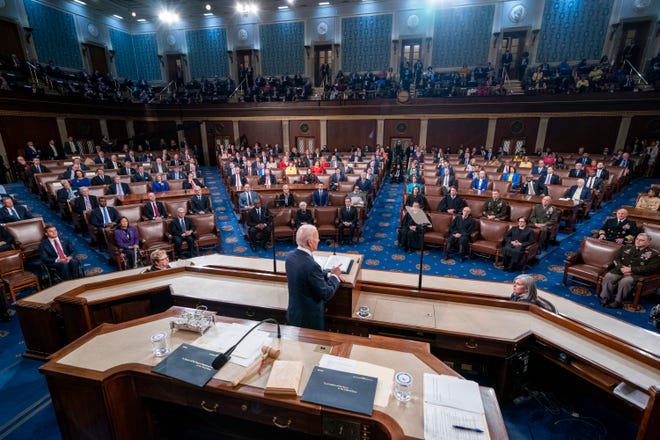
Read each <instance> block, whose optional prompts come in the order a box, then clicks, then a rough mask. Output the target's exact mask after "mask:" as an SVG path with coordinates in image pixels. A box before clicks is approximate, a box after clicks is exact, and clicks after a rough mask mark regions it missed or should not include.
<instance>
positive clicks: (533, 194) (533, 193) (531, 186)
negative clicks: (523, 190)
mask: <svg viewBox="0 0 660 440" xmlns="http://www.w3.org/2000/svg"><path fill="white" fill-rule="evenodd" d="M527 192H528V193H529V195H532V196H535V195H536V191H534V183H533V182H529V190H528V191H527Z"/></svg>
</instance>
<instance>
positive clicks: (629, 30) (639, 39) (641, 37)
mask: <svg viewBox="0 0 660 440" xmlns="http://www.w3.org/2000/svg"><path fill="white" fill-rule="evenodd" d="M650 27H651V22H650V21H648V20H646V21H631V22H627V23H623V30H622V32H621V39H620V40H619V56H618V60H619V62H620V63H623V62H624V61H625V60H626V59H627V60H628V61H630V63H631V64H632V65H633V66H635V68H636V69H637V70H639V71H640V72H641V73H642V74H644V70H645V67H646V66H644V65H642V63H643V61H642V60H643V59H644V58H643V56H644V51H645V49H646V40H647V39H648V34H649V29H650ZM654 55H656V54H652V55H650V56H649V58H651V57H653V56H654ZM624 67H627V68H630V66H624Z"/></svg>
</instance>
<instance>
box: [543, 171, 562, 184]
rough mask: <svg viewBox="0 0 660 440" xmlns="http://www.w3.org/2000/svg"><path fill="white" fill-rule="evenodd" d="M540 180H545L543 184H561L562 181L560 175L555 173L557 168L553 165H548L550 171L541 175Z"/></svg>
mask: <svg viewBox="0 0 660 440" xmlns="http://www.w3.org/2000/svg"><path fill="white" fill-rule="evenodd" d="M539 180H540V181H542V182H543V185H559V184H560V183H561V180H560V179H559V176H558V175H556V174H555V170H554V168H552V167H548V171H547V172H546V173H545V175H541V177H539Z"/></svg>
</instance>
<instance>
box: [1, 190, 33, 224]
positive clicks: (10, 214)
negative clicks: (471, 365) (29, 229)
mask: <svg viewBox="0 0 660 440" xmlns="http://www.w3.org/2000/svg"><path fill="white" fill-rule="evenodd" d="M2 204H3V205H4V206H3V207H2V209H0V223H13V222H17V221H20V220H28V219H31V218H34V216H33V215H32V214H31V213H30V211H28V210H27V209H26V208H25V206H22V205H14V200H13V199H12V198H11V197H9V196H5V197H3V198H2Z"/></svg>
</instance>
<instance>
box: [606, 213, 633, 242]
mask: <svg viewBox="0 0 660 440" xmlns="http://www.w3.org/2000/svg"><path fill="white" fill-rule="evenodd" d="M635 234H637V224H636V223H635V222H634V221H632V220H628V211H627V210H626V209H624V208H621V209H619V210H618V211H617V212H616V217H615V218H610V219H607V220H606V221H605V224H604V225H603V227H602V228H601V230H600V231H598V239H599V240H607V241H613V242H615V243H619V244H623V242H624V241H625V242H626V243H632V240H633V237H634V236H635Z"/></svg>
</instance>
